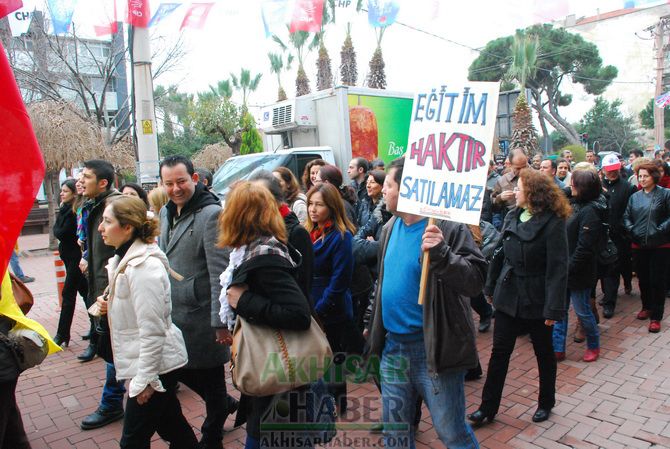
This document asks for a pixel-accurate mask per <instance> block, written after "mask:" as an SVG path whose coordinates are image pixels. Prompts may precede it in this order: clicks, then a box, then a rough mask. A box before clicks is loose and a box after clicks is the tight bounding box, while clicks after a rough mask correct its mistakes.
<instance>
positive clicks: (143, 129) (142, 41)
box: [130, 27, 159, 190]
mask: <svg viewBox="0 0 670 449" xmlns="http://www.w3.org/2000/svg"><path fill="white" fill-rule="evenodd" d="M130 44H131V45H132V51H131V58H132V65H133V100H134V103H135V104H134V108H135V114H134V128H135V137H136V142H137V154H136V160H137V167H136V172H137V181H138V183H139V184H140V185H142V186H143V187H144V188H145V189H147V190H149V189H151V188H153V187H155V186H156V185H157V184H158V179H159V173H158V164H159V159H158V137H157V135H156V114H155V111H154V87H153V79H152V76H151V46H150V43H149V30H148V29H147V28H140V27H133V33H132V42H131V43H130Z"/></svg>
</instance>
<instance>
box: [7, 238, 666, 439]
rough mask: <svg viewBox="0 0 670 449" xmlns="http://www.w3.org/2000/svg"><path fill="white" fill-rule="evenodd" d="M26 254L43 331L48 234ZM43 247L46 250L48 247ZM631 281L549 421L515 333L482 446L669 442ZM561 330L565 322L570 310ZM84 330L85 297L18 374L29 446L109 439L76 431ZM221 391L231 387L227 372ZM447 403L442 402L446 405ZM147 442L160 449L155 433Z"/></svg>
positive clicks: (658, 358) (361, 398)
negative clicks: (57, 342)
mask: <svg viewBox="0 0 670 449" xmlns="http://www.w3.org/2000/svg"><path fill="white" fill-rule="evenodd" d="M19 245H20V247H21V249H22V251H24V254H26V255H27V256H22V257H21V259H20V261H21V265H22V267H23V270H24V271H25V273H26V274H27V275H30V276H34V277H35V278H36V279H37V280H36V281H35V282H34V283H31V284H28V286H29V287H30V288H31V290H32V292H33V294H34V296H35V306H34V307H33V310H32V311H31V313H30V316H31V318H33V319H36V320H37V321H39V322H41V323H42V324H43V325H45V327H46V328H47V329H48V330H49V331H50V332H55V329H56V326H57V324H58V313H59V311H58V300H57V295H56V277H55V274H54V264H53V256H51V255H48V256H45V255H43V254H45V253H46V252H45V251H39V250H40V249H44V248H46V246H47V238H46V236H44V235H41V236H27V237H21V238H20V240H19ZM47 254H50V253H47ZM636 287H637V286H636V282H634V292H633V295H632V296H628V295H623V293H622V294H621V296H620V299H619V305H618V307H617V313H616V315H615V316H614V317H613V318H612V319H609V320H605V319H603V320H602V321H601V324H600V332H601V344H602V348H601V356H600V360H598V361H597V362H595V363H584V362H582V361H581V356H582V354H583V351H584V349H585V344H584V343H582V344H577V343H573V342H572V339H571V338H570V339H569V344H568V348H567V360H566V361H564V362H561V363H559V369H558V381H557V405H556V407H555V408H554V410H553V414H552V416H551V417H550V419H549V420H548V421H545V422H543V423H539V424H535V423H532V422H531V420H530V418H531V416H532V414H533V413H534V412H535V409H536V407H537V404H536V398H537V393H538V384H537V382H538V373H537V364H536V362H535V356H534V353H533V349H532V345H531V344H530V341H529V339H528V337H520V338H519V339H518V341H517V346H516V349H515V352H514V354H513V356H512V360H511V362H510V367H509V373H508V375H507V381H506V387H505V390H504V397H503V401H502V405H501V408H500V413H499V414H498V415H497V416H496V419H495V421H494V422H493V423H492V424H490V425H488V426H485V427H482V428H480V429H477V430H476V435H477V438H478V440H479V442H480V444H481V447H482V448H489V449H507V448H514V449H526V448H528V449H530V448H538V447H539V448H551V449H553V448H556V449H559V448H566V449H567V448H583V449H591V448H594V449H595V448H607V449H623V448H650V447H654V448H670V419H668V417H669V416H670V331H669V330H668V326H670V320H667V319H666V320H665V321H664V322H663V330H662V331H661V332H660V333H658V334H650V333H648V332H647V328H646V326H647V323H648V322H646V321H638V320H636V319H635V314H636V313H637V311H638V309H639V308H640V301H639V293H638V291H637V288H636ZM571 323H573V324H572V325H571V328H570V331H571V333H570V335H572V329H573V327H574V323H575V319H574V314H572V315H571ZM87 331H88V319H87V316H86V311H85V307H84V304H83V302H82V301H81V300H78V302H77V308H76V312H75V319H74V323H73V326H72V341H71V342H70V347H69V348H66V349H65V350H64V351H63V352H60V353H58V354H55V355H52V356H49V357H48V358H47V359H46V360H45V361H44V363H42V364H41V365H40V366H39V367H36V368H33V369H31V370H28V371H27V372H25V373H24V374H22V376H21V377H20V379H19V383H18V388H17V399H18V403H19V408H20V409H21V412H22V414H23V419H24V424H25V428H26V431H27V433H28V436H29V438H30V441H31V444H32V446H33V448H34V449H45V448H48V449H72V448H77V449H94V448H99V449H110V448H117V447H118V441H119V438H120V435H121V428H122V424H121V421H119V422H116V423H114V424H110V425H108V426H106V427H104V428H102V429H96V430H89V431H82V430H81V429H80V428H79V423H80V421H81V419H82V418H83V417H84V416H86V415H88V414H89V413H91V412H93V411H94V410H95V409H96V407H97V404H98V401H99V399H100V393H101V391H102V385H103V383H104V377H105V374H104V373H105V369H104V364H103V362H102V360H100V359H95V360H94V361H92V362H89V363H80V362H79V361H78V360H77V359H76V356H77V355H78V354H79V353H80V352H81V351H83V350H84V349H85V347H86V342H85V341H82V340H81V339H80V336H81V335H83V334H84V333H86V332H87ZM477 338H478V347H479V356H480V359H481V362H482V365H483V367H484V369H486V366H487V365H488V360H489V356H490V353H491V344H492V343H491V340H492V332H488V333H486V334H480V335H479V336H478V337H477ZM484 380H485V378H484V377H482V379H480V380H477V381H473V382H467V383H466V386H465V392H466V406H467V410H468V412H471V411H474V410H475V409H476V408H477V406H478V405H479V401H480V399H481V391H482V387H483V385H484ZM228 391H229V392H232V393H233V395H235V396H236V397H237V396H238V393H237V391H236V390H235V389H234V387H233V386H232V385H231V383H230V379H228ZM349 399H350V401H351V402H350V407H349V409H350V411H349V412H348V413H347V416H345V417H343V418H341V419H340V421H341V422H343V423H360V422H375V421H376V420H377V419H378V418H379V416H380V412H381V403H380V401H379V394H378V393H377V390H376V388H375V387H374V385H372V384H358V385H356V384H351V385H349ZM179 400H180V401H181V405H182V409H183V411H184V415H185V416H186V418H187V419H188V420H189V422H190V423H191V424H192V425H193V426H194V428H196V433H197V434H198V435H199V432H198V431H197V429H199V427H200V426H201V425H202V423H203V420H204V410H205V409H204V404H203V402H202V401H201V400H200V398H199V397H198V396H197V395H195V394H194V393H193V392H191V391H190V390H189V389H188V388H186V387H185V386H182V388H181V389H180V392H179ZM447 406H448V404H447ZM232 425H233V419H232V418H229V419H228V421H227V422H226V425H225V428H226V430H227V433H226V434H225V438H224V447H226V448H242V447H244V440H245V431H244V428H243V427H242V428H238V429H233V428H232ZM330 445H331V446H335V445H336V446H337V447H352V448H365V447H375V446H376V447H380V446H382V443H381V436H380V435H379V434H374V433H370V432H368V431H361V430H345V431H343V430H340V431H339V432H338V440H336V441H334V442H332V443H331V444H330ZM416 445H417V448H439V447H443V445H442V444H441V443H440V441H439V440H438V438H437V433H436V431H435V429H434V428H433V425H432V422H431V420H430V414H429V413H428V411H427V410H426V409H425V407H424V413H423V419H422V421H421V424H420V426H419V432H418V434H417V437H416ZM152 447H153V448H167V445H166V444H165V443H164V442H163V441H161V440H160V439H159V438H158V436H156V437H155V439H154V442H153V444H152Z"/></svg>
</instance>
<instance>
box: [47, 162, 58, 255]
mask: <svg viewBox="0 0 670 449" xmlns="http://www.w3.org/2000/svg"><path fill="white" fill-rule="evenodd" d="M59 187H60V186H59V185H58V172H57V171H52V170H50V171H47V172H46V175H45V176H44V191H45V192H46V195H47V203H48V205H49V251H56V250H57V249H58V240H56V237H54V224H55V223H56V210H58V204H59V202H60V201H59V200H60V195H59V194H58V192H60V188H59Z"/></svg>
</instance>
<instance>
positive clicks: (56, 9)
mask: <svg viewBox="0 0 670 449" xmlns="http://www.w3.org/2000/svg"><path fill="white" fill-rule="evenodd" d="M77 1H78V0H49V1H48V7H49V13H50V15H51V25H52V26H53V34H63V33H67V32H68V31H69V30H70V24H72V15H73V14H74V8H75V7H76V6H77Z"/></svg>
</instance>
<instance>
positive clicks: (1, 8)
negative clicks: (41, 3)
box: [0, 0, 23, 19]
mask: <svg viewBox="0 0 670 449" xmlns="http://www.w3.org/2000/svg"><path fill="white" fill-rule="evenodd" d="M21 8H23V2H22V1H21V0H2V1H0V19H2V18H3V17H5V16H7V15H9V13H11V12H14V11H16V10H17V9H21Z"/></svg>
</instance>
